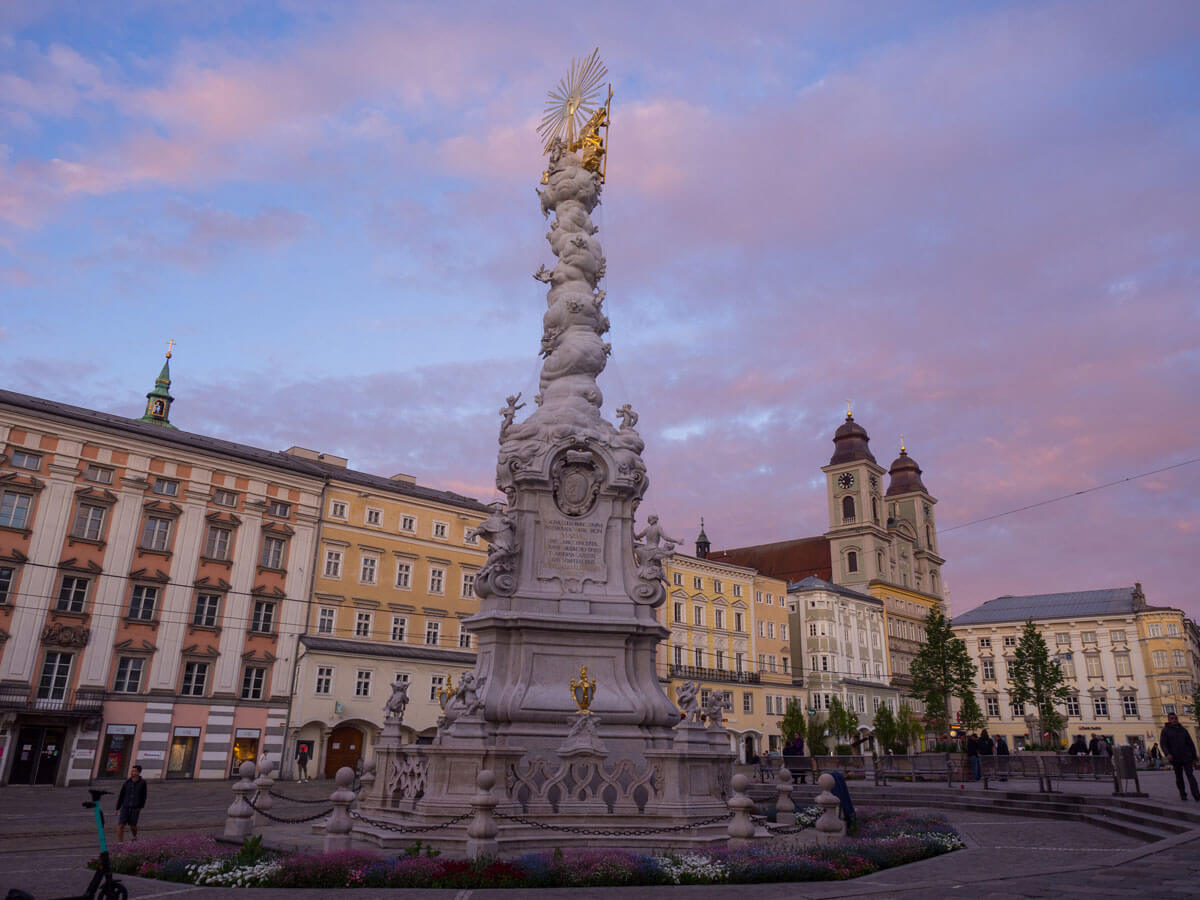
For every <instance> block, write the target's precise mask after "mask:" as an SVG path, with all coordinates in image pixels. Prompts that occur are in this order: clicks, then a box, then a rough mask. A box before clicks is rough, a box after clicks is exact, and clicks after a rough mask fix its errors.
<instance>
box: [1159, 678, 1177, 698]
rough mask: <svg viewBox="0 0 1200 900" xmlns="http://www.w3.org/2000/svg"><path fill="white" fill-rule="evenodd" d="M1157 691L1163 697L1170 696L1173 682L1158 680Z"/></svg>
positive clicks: (1173, 685) (1172, 692)
mask: <svg viewBox="0 0 1200 900" xmlns="http://www.w3.org/2000/svg"><path fill="white" fill-rule="evenodd" d="M1158 692H1159V693H1160V694H1162V695H1163V696H1164V697H1170V696H1171V695H1172V694H1174V693H1175V683H1174V682H1172V681H1160V682H1159V683H1158Z"/></svg>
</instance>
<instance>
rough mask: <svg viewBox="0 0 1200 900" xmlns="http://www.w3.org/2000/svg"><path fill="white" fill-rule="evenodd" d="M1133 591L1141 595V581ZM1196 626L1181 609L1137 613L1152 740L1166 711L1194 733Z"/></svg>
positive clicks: (1149, 608) (1157, 608) (1150, 609)
mask: <svg viewBox="0 0 1200 900" xmlns="http://www.w3.org/2000/svg"><path fill="white" fill-rule="evenodd" d="M1134 590H1135V591H1136V592H1137V594H1138V595H1141V592H1142V586H1141V584H1138V585H1137V586H1136V587H1135V588H1134ZM1143 602H1144V597H1143ZM1195 627H1196V626H1195V625H1194V623H1192V622H1191V621H1190V620H1189V619H1188V618H1187V617H1186V616H1185V615H1184V614H1183V612H1182V611H1181V610H1178V609H1171V608H1170V607H1163V606H1147V607H1145V609H1144V610H1143V611H1141V612H1140V613H1139V614H1138V617H1137V630H1138V643H1139V644H1140V645H1141V655H1142V664H1143V666H1145V670H1146V681H1147V687H1148V689H1149V690H1148V694H1149V700H1150V712H1151V716H1152V718H1153V720H1154V728H1155V733H1154V734H1152V735H1150V736H1148V737H1153V738H1154V739H1155V740H1157V738H1158V735H1157V732H1158V731H1161V730H1162V726H1163V725H1164V724H1166V721H1167V713H1176V714H1177V715H1178V716H1179V721H1180V723H1181V724H1182V725H1183V726H1184V727H1185V728H1187V729H1188V730H1189V731H1191V732H1192V733H1193V734H1194V733H1195V729H1196V725H1197V722H1196V714H1195V710H1194V709H1193V708H1192V689H1193V687H1194V686H1195V683H1196V668H1195V665H1196V664H1195V657H1194V648H1195V644H1194V641H1193V639H1192V635H1193V634H1194V632H1195Z"/></svg>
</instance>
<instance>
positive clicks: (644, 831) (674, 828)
mask: <svg viewBox="0 0 1200 900" xmlns="http://www.w3.org/2000/svg"><path fill="white" fill-rule="evenodd" d="M492 815H494V816H495V817H496V818H497V819H505V820H507V821H509V822H517V823H519V824H521V825H529V826H531V827H533V828H541V829H542V830H544V831H562V832H565V833H567V834H584V835H589V836H591V837H640V836H648V835H654V834H671V833H672V832H679V831H689V830H691V829H693V828H703V827H704V826H705V825H716V824H717V823H718V822H727V821H728V820H729V819H732V818H733V813H731V812H727V813H724V814H723V815H720V816H713V817H712V818H710V819H701V820H700V821H699V822H688V823H687V824H684V825H662V826H657V827H654V826H650V827H646V828H588V827H586V826H583V825H547V824H546V823H544V822H535V821H534V820H533V819H527V818H525V817H524V816H510V815H506V814H505V813H493V814H492Z"/></svg>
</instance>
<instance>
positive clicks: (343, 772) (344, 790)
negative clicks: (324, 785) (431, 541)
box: [325, 766, 354, 853]
mask: <svg viewBox="0 0 1200 900" xmlns="http://www.w3.org/2000/svg"><path fill="white" fill-rule="evenodd" d="M334 781H335V782H336V783H337V790H335V791H334V792H333V793H332V794H330V795H329V802H330V803H332V804H333V811H332V812H330V814H329V821H328V822H326V823H325V852H326V853H332V852H334V851H335V850H349V849H350V829H351V828H353V827H354V823H353V822H352V821H350V804H351V803H353V802H354V791H352V790H350V786H351V785H352V784H354V770H353V769H351V768H350V767H349V766H342V767H341V768H340V769H338V770H337V775H336V776H334Z"/></svg>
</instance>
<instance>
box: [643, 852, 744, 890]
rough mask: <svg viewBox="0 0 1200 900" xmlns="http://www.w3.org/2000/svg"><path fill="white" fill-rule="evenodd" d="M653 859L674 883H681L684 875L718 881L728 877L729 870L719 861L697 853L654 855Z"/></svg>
mask: <svg viewBox="0 0 1200 900" xmlns="http://www.w3.org/2000/svg"><path fill="white" fill-rule="evenodd" d="M654 861H655V862H656V863H657V864H658V867H659V868H660V869H662V870H663V872H664V873H665V874H666V875H667V877H668V878H670V879H671V881H673V882H674V883H675V884H681V883H682V880H683V877H684V876H685V875H686V876H687V877H688V879H689V880H690V881H702V882H708V883H710V884H711V883H718V882H723V881H726V880H727V879H728V878H729V870H728V869H727V868H726V867H725V866H724V865H722V864H721V863H719V862H714V861H713V860H712V859H710V858H709V857H707V856H701V855H700V854H698V853H685V854H684V855H683V856H679V857H674V856H656V857H655V858H654Z"/></svg>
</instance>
